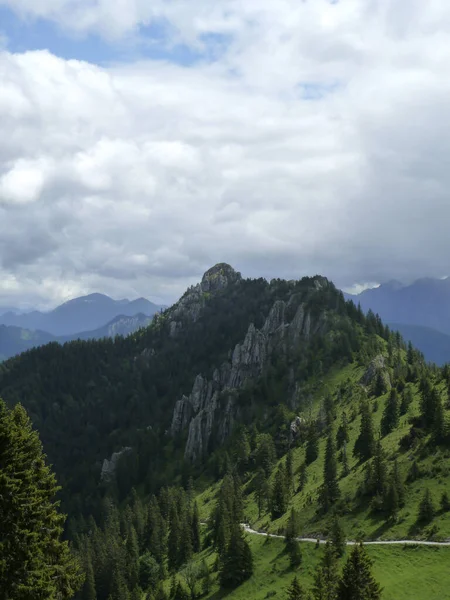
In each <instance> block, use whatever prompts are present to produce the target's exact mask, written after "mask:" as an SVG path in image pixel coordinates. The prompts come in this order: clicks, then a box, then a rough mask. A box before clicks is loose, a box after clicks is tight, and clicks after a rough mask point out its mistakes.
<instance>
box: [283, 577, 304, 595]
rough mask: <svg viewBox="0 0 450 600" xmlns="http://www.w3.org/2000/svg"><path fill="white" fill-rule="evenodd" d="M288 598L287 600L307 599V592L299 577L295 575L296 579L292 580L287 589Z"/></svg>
mask: <svg viewBox="0 0 450 600" xmlns="http://www.w3.org/2000/svg"><path fill="white" fill-rule="evenodd" d="M286 599H287V600H306V594H305V592H304V591H303V588H302V586H301V585H300V583H299V581H298V579H297V577H294V579H293V580H292V581H291V583H290V585H289V587H288V589H287V593H286Z"/></svg>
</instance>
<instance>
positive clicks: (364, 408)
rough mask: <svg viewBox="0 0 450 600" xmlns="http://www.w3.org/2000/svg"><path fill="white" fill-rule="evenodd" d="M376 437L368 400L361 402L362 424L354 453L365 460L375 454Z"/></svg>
mask: <svg viewBox="0 0 450 600" xmlns="http://www.w3.org/2000/svg"><path fill="white" fill-rule="evenodd" d="M374 449H375V438H374V434H373V422H372V413H371V411H370V407H369V403H368V402H367V400H362V402H361V425H360V430H359V436H358V439H357V440H356V442H355V448H354V450H353V454H354V455H355V456H357V457H359V459H360V460H362V461H365V460H368V459H369V458H371V457H372V456H373V452H374Z"/></svg>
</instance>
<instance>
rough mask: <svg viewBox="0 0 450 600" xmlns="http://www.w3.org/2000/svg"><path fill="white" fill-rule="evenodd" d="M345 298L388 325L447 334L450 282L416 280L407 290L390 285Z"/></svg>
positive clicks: (444, 280)
mask: <svg viewBox="0 0 450 600" xmlns="http://www.w3.org/2000/svg"><path fill="white" fill-rule="evenodd" d="M346 297H347V298H351V299H352V300H353V301H354V302H355V303H356V304H357V303H358V302H359V303H360V304H361V307H362V308H363V310H364V311H367V310H369V308H370V309H372V310H373V311H374V312H375V313H378V314H379V315H380V316H381V318H382V319H383V321H385V322H387V323H401V324H405V325H420V326H423V327H430V328H432V329H435V330H437V331H438V332H439V331H440V332H441V333H446V334H450V278H448V279H431V278H426V279H418V280H417V281H415V282H414V283H412V284H410V285H406V286H405V285H402V284H400V283H399V282H397V281H391V282H388V283H386V284H382V285H380V287H378V288H375V289H371V290H365V291H364V292H362V293H361V294H358V295H355V296H352V295H349V294H346ZM418 345H419V344H418ZM419 347H420V345H419Z"/></svg>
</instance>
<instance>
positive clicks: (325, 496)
mask: <svg viewBox="0 0 450 600" xmlns="http://www.w3.org/2000/svg"><path fill="white" fill-rule="evenodd" d="M339 496H340V489H339V484H338V478H337V461H336V450H335V447H334V435H333V432H332V431H331V430H330V432H329V434H328V438H327V447H326V450H325V462H324V469H323V486H322V488H321V492H320V504H321V507H322V510H323V511H324V512H327V511H328V510H329V509H330V508H331V507H332V506H333V504H334V503H335V502H336V500H337V499H338V498H339Z"/></svg>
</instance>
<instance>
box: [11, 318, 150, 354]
mask: <svg viewBox="0 0 450 600" xmlns="http://www.w3.org/2000/svg"><path fill="white" fill-rule="evenodd" d="M152 319H153V317H148V316H147V315H143V314H138V315H134V316H132V317H127V316H125V315H119V316H117V317H115V318H114V319H113V320H112V321H110V322H109V323H107V324H106V325H104V326H103V327H99V328H98V329H94V330H92V331H81V332H80V333H74V334H72V335H64V336H55V335H52V334H51V333H47V332H46V331H40V330H36V331H32V330H30V329H23V328H22V327H15V326H14V325H0V361H2V360H6V359H7V358H10V357H11V356H15V355H16V354H20V353H21V352H25V351H26V350H30V349H31V348H35V347H37V346H43V345H44V344H48V343H50V342H59V343H60V344H63V343H65V342H71V341H73V340H93V339H96V340H99V339H102V338H106V337H115V336H116V335H123V336H127V335H130V334H131V333H134V332H135V331H137V330H138V329H140V328H141V327H147V325H149V324H150V323H151V321H152Z"/></svg>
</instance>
